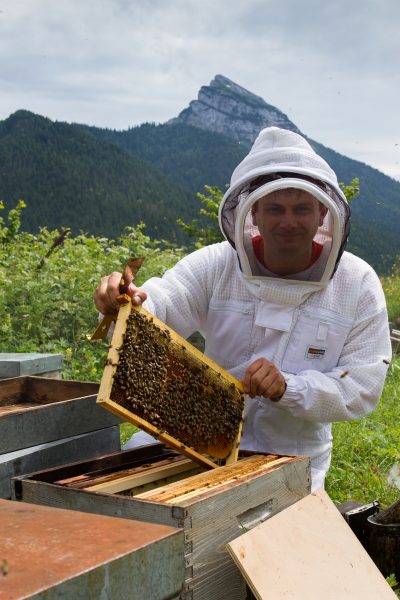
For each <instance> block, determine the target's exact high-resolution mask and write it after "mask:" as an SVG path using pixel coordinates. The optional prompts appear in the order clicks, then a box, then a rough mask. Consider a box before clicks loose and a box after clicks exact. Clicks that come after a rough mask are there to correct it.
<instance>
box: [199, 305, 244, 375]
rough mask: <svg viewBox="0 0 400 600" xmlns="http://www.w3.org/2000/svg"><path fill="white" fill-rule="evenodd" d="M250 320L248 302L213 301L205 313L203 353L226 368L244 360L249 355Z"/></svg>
mask: <svg viewBox="0 0 400 600" xmlns="http://www.w3.org/2000/svg"><path fill="white" fill-rule="evenodd" d="M253 320H254V307H253V304H252V303H243V302H240V303H239V302H234V301H224V302H221V301H213V302H212V303H210V306H209V310H208V315H207V331H206V347H205V352H206V354H207V356H209V357H210V358H212V359H213V360H215V362H217V363H218V364H219V365H220V366H221V367H224V368H225V369H229V368H232V367H235V366H236V365H238V364H240V363H242V362H244V361H245V360H247V359H248V358H249V355H250V340H251V331H252V326H253Z"/></svg>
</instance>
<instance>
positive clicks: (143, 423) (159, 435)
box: [97, 300, 244, 468]
mask: <svg viewBox="0 0 400 600" xmlns="http://www.w3.org/2000/svg"><path fill="white" fill-rule="evenodd" d="M133 310H136V311H138V312H140V313H141V314H142V315H144V316H145V317H146V318H147V319H149V320H150V321H152V322H153V323H154V324H155V325H156V326H157V327H159V328H160V329H161V330H162V331H166V332H167V333H168V334H169V336H170V337H171V339H172V340H173V342H176V343H177V344H179V345H180V346H181V347H183V348H185V349H186V350H187V351H188V355H191V356H193V357H195V358H196V359H197V360H200V361H201V363H203V364H204V365H206V366H207V367H208V368H210V369H211V370H212V371H213V372H215V373H217V374H218V375H220V376H221V378H222V380H223V381H225V382H226V383H227V385H229V384H230V385H232V384H234V385H235V387H236V388H237V390H239V392H240V394H241V395H242V398H243V411H244V391H243V386H242V384H241V382H240V381H238V380H237V379H236V378H235V377H233V376H232V375H230V374H229V373H228V372H227V371H225V370H224V369H222V368H221V367H220V366H219V365H217V363H215V362H214V361H212V360H211V359H210V358H208V357H207V356H205V355H204V354H203V353H202V352H200V351H199V350H198V349H197V348H195V347H194V346H192V345H191V344H190V343H189V342H187V341H186V340H185V339H184V338H182V337H181V336H180V335H179V334H177V333H176V332H175V331H173V330H172V329H171V328H170V327H168V326H167V325H166V324H165V323H163V322H162V321H160V320H159V319H157V318H156V317H155V316H154V315H152V314H150V313H149V312H148V311H147V310H146V309H144V308H143V307H141V306H140V307H138V306H134V305H133V304H132V302H131V301H130V300H129V301H128V302H126V304H123V305H122V306H121V307H120V310H119V313H118V318H117V321H116V324H115V329H114V333H113V336H112V340H111V344H110V348H109V352H108V357H107V361H106V365H105V367H104V371H103V376H102V379H101V382H100V388H99V393H98V396H97V403H98V404H100V405H101V406H103V407H104V408H106V409H107V410H109V411H110V412H112V413H114V414H115V415H118V416H119V417H122V418H123V419H124V420H126V421H128V422H130V423H133V424H134V425H136V426H137V427H139V428H140V429H142V430H144V431H146V432H147V433H149V434H150V435H152V436H153V437H155V438H156V439H157V440H158V441H159V442H162V443H163V444H165V445H167V446H169V447H171V448H174V449H175V450H177V451H178V452H180V453H181V454H183V455H185V456H187V457H188V458H190V459H191V460H193V461H194V462H196V463H198V464H200V465H202V466H207V467H209V468H210V467H211V468H215V467H218V466H220V465H219V464H218V463H216V462H214V460H213V456H212V453H207V455H204V454H202V453H201V452H199V451H197V450H196V449H194V448H191V447H189V446H188V445H187V444H185V443H184V442H182V441H181V440H179V439H177V438H176V437H173V436H172V435H170V434H168V433H167V432H165V431H162V430H161V429H159V428H158V427H156V426H155V425H153V424H152V423H150V422H149V421H147V420H145V419H144V418H142V417H141V416H139V415H137V414H135V413H134V412H132V411H131V410H128V409H127V408H125V407H123V406H121V405H120V404H118V403H117V402H116V401H115V400H113V399H111V396H112V388H113V378H114V375H115V372H116V370H117V366H118V361H119V351H118V349H120V347H121V346H122V345H123V338H124V334H125V330H126V326H127V320H128V318H129V316H130V314H131V311H133ZM243 411H242V418H241V421H240V425H239V427H238V431H237V434H236V437H235V439H234V440H233V442H232V443H231V444H229V448H228V447H227V454H226V456H225V457H224V458H225V464H230V463H233V462H236V461H237V458H238V452H239V443H240V437H241V433H242V423H243Z"/></svg>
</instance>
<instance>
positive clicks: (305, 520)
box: [227, 490, 396, 600]
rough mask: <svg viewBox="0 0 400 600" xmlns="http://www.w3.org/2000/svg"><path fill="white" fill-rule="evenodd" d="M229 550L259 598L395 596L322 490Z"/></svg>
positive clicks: (367, 599)
mask: <svg viewBox="0 0 400 600" xmlns="http://www.w3.org/2000/svg"><path fill="white" fill-rule="evenodd" d="M227 549H228V551H229V553H230V554H231V556H232V558H233V559H234V561H235V563H236V565H237V566H238V567H239V569H240V571H241V572H242V575H243V576H244V578H245V579H246V581H247V583H248V584H249V586H250V588H251V591H252V592H253V594H254V596H255V598H257V600H267V598H291V599H293V600H296V599H297V600H314V599H315V600H320V599H321V598H323V599H324V600H336V599H337V598H340V600H354V599H355V598H362V599H363V600H376V599H377V598H379V600H394V599H395V598H396V595H395V594H394V592H393V591H392V590H391V588H390V586H389V585H388V584H387V583H386V581H385V578H384V577H383V575H382V574H381V573H380V571H379V570H378V568H377V567H376V565H375V564H374V562H373V561H372V559H371V558H370V556H369V555H368V554H367V552H366V551H365V550H364V548H363V546H362V545H361V543H360V542H359V541H358V539H357V538H356V536H355V535H354V534H353V532H352V530H351V529H350V527H349V526H348V525H347V523H346V521H345V520H344V519H343V517H342V515H341V514H340V512H339V511H338V509H337V508H336V506H335V505H334V504H333V502H332V501H331V499H330V498H329V496H328V494H327V493H326V492H325V491H324V490H318V491H317V492H316V493H313V494H309V495H308V496H306V497H305V498H303V499H301V500H299V501H298V502H295V504H292V506H289V508H286V509H285V510H283V511H281V512H280V513H278V514H276V515H274V516H273V517H271V518H270V519H268V520H267V521H265V522H264V523H262V524H261V525H257V526H256V527H254V529H251V530H250V531H248V532H246V533H244V534H243V535H241V536H239V537H238V538H236V539H235V540H233V541H232V542H229V544H228V545H227Z"/></svg>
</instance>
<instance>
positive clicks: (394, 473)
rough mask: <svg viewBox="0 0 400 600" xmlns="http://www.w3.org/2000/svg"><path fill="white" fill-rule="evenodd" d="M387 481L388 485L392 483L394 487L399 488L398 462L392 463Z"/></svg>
mask: <svg viewBox="0 0 400 600" xmlns="http://www.w3.org/2000/svg"><path fill="white" fill-rule="evenodd" d="M387 481H388V484H389V485H393V486H394V487H397V488H398V489H400V465H399V463H394V465H393V466H392V468H391V469H390V471H389V473H388V478H387Z"/></svg>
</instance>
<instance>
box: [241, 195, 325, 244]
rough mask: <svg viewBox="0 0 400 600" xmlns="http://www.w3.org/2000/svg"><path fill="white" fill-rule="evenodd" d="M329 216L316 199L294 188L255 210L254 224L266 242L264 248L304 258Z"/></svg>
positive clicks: (263, 201) (264, 201)
mask: <svg viewBox="0 0 400 600" xmlns="http://www.w3.org/2000/svg"><path fill="white" fill-rule="evenodd" d="M326 213H327V208H325V207H324V206H323V205H322V204H321V203H320V202H318V200H317V199H316V198H314V196H311V194H308V193H307V192H305V191H303V190H298V189H294V188H289V189H284V190H278V191H276V192H272V193H271V194H268V196H265V197H264V198H261V199H260V200H258V202H257V204H256V205H255V206H254V207H253V209H252V217H253V224H254V225H257V226H258V229H259V231H260V234H261V236H262V237H263V238H264V244H265V248H266V250H267V251H269V252H273V253H274V254H282V255H288V254H296V255H297V254H303V253H307V252H308V251H310V250H311V243H312V240H313V239H314V236H315V234H316V232H317V229H318V227H319V226H320V225H322V223H323V220H324V217H325V215H326Z"/></svg>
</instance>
